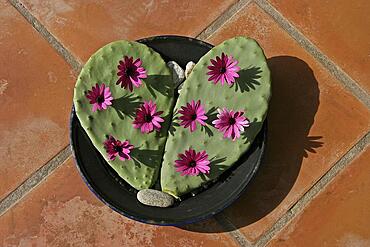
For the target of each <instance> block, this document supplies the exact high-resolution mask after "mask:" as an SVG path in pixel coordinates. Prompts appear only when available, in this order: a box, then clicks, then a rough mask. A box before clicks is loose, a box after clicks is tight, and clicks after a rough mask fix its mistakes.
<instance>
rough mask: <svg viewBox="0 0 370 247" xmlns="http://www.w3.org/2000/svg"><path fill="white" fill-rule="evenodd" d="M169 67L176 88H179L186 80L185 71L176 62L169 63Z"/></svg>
mask: <svg viewBox="0 0 370 247" xmlns="http://www.w3.org/2000/svg"><path fill="white" fill-rule="evenodd" d="M167 66H168V67H169V68H170V69H171V70H172V80H173V83H174V84H175V87H177V86H178V85H179V84H180V83H182V82H183V81H184V80H185V73H184V70H183V69H182V68H181V67H180V65H178V64H177V63H176V62H175V61H169V62H168V63H167Z"/></svg>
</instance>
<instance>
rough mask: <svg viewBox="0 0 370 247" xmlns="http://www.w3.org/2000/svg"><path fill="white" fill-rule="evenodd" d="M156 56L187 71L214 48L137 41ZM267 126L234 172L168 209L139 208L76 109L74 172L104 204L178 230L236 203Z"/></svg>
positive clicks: (174, 39) (160, 39)
mask: <svg viewBox="0 0 370 247" xmlns="http://www.w3.org/2000/svg"><path fill="white" fill-rule="evenodd" d="M139 42H141V43H143V44H146V45H147V46H149V47H151V48H153V49H154V50H156V51H157V52H158V53H160V54H161V55H162V57H163V59H164V60H165V61H170V60H173V61H176V62H177V63H178V64H179V65H180V66H181V67H185V65H186V63H187V62H189V61H194V62H197V61H198V60H199V59H200V58H201V57H202V56H203V55H204V54H205V53H207V52H208V51H209V50H210V49H211V48H212V47H213V46H212V45H210V44H208V43H205V42H202V41H200V40H196V39H192V38H187V37H180V36H157V37H152V38H147V39H141V40H139ZM266 131H267V127H266V123H265V124H264V125H263V128H262V130H261V131H260V133H259V134H258V136H257V137H256V139H255V141H254V142H253V144H252V146H251V148H250V149H249V150H248V152H247V153H246V154H245V155H243V157H241V158H240V160H239V161H238V164H235V165H234V166H233V167H232V168H230V169H229V170H228V171H226V172H225V173H224V174H223V175H222V176H221V177H220V178H219V179H218V180H217V181H216V182H213V183H212V184H211V185H209V186H208V187H207V189H203V191H200V192H198V193H197V194H196V196H185V197H184V199H183V200H182V201H180V202H178V203H176V205H174V206H173V207H170V208H156V207H149V206H145V205H142V204H141V203H140V202H138V201H137V199H136V192H137V191H136V190H135V189H134V188H132V187H131V186H130V185H128V184H127V183H126V182H125V181H124V180H123V179H121V178H120V177H119V176H118V175H117V174H116V173H115V171H114V170H113V169H112V168H111V167H110V166H109V165H108V163H107V162H106V161H105V160H104V158H103V157H102V156H101V154H100V153H99V152H98V151H97V150H96V149H95V148H94V146H93V145H92V143H91V141H90V139H89V138H88V136H87V134H86V133H85V131H84V130H83V128H82V127H81V125H80V123H79V120H78V118H77V116H76V113H75V111H74V109H72V113H71V120H70V142H71V147H72V151H73V155H74V158H75V162H76V164H77V168H78V170H79V172H80V174H81V176H82V178H83V179H84V181H85V183H86V184H87V186H88V187H89V188H90V190H91V191H92V192H93V193H94V194H95V195H96V196H97V197H98V198H99V199H100V200H102V201H103V202H104V203H105V204H106V205H108V206H109V207H111V208H112V209H113V210H115V211H117V212H118V213H120V214H122V215H125V216H127V217H129V218H131V219H134V220H138V221H141V222H144V223H149V224H156V225H182V224H188V223H193V222H196V221H199V220H203V219H206V218H208V217H211V216H212V215H215V214H217V213H218V212H220V211H222V210H223V209H225V208H226V207H227V206H229V205H230V204H231V203H232V202H233V201H235V200H236V199H237V198H238V197H239V196H240V195H241V193H242V192H243V190H244V189H245V188H246V186H247V184H248V182H249V181H250V179H251V178H252V176H253V175H254V174H255V173H256V171H257V168H258V166H259V164H260V163H261V158H262V155H263V152H264V149H265V141H266Z"/></svg>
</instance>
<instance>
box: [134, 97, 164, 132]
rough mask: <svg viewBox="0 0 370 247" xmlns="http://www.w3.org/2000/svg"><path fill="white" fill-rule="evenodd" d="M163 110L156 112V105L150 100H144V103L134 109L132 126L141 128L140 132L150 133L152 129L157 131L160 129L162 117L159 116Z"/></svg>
mask: <svg viewBox="0 0 370 247" xmlns="http://www.w3.org/2000/svg"><path fill="white" fill-rule="evenodd" d="M162 113H163V111H158V112H157V105H156V104H154V103H153V102H152V101H151V100H150V101H144V104H142V105H141V106H140V108H139V109H137V110H136V117H135V120H134V122H133V126H134V128H136V129H141V133H150V132H152V131H153V130H154V129H155V130H157V131H159V130H160V129H161V124H160V123H162V122H164V119H163V118H161V117H160V116H159V115H161V114H162Z"/></svg>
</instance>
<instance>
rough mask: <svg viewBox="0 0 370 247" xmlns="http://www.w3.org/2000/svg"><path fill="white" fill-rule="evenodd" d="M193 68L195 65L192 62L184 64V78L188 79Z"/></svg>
mask: <svg viewBox="0 0 370 247" xmlns="http://www.w3.org/2000/svg"><path fill="white" fill-rule="evenodd" d="M194 66H195V63H194V62H193V61H190V62H188V63H187V64H186V67H185V78H188V77H189V75H190V73H191V71H192V70H193V68H194Z"/></svg>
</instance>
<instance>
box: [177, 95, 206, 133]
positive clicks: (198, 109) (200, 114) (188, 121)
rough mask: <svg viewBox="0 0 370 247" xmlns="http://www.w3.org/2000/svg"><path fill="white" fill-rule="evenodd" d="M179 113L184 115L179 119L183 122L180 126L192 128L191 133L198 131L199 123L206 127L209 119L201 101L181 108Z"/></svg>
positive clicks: (192, 102)
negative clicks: (206, 121)
mask: <svg viewBox="0 0 370 247" xmlns="http://www.w3.org/2000/svg"><path fill="white" fill-rule="evenodd" d="M179 113H180V114H182V116H181V117H179V119H180V120H182V121H181V123H180V125H182V126H184V127H185V128H187V127H189V126H190V132H193V131H195V130H196V129H197V122H198V123H200V124H201V125H203V126H204V125H206V123H205V122H204V121H205V120H207V119H208V117H207V116H206V115H205V111H204V108H203V106H202V105H201V104H200V100H198V101H197V103H195V101H194V100H192V101H191V103H190V104H189V103H187V104H186V106H181V110H179Z"/></svg>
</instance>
